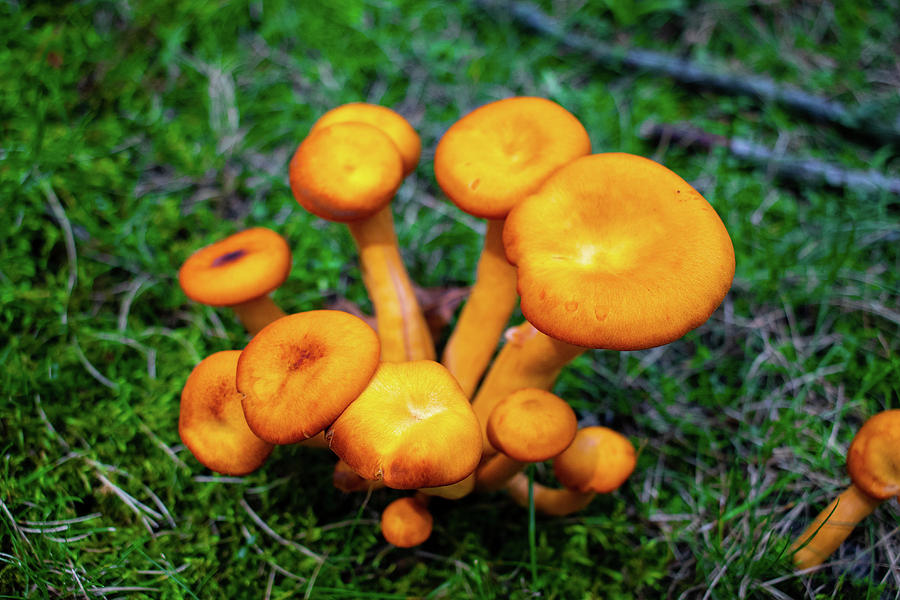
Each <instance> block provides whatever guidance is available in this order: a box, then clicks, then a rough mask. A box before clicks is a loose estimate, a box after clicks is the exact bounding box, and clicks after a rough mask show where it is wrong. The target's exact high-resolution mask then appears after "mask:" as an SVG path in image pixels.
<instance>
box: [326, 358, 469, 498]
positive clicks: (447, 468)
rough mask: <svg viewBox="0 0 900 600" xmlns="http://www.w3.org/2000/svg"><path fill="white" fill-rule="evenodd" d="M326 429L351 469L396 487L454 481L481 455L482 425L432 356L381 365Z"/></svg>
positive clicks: (458, 388)
mask: <svg viewBox="0 0 900 600" xmlns="http://www.w3.org/2000/svg"><path fill="white" fill-rule="evenodd" d="M326 436H327V437H328V438H329V441H330V444H331V449H332V451H334V453H335V454H337V455H338V456H339V457H341V458H342V459H343V460H344V461H345V462H346V463H347V464H348V465H350V467H351V468H353V470H354V471H356V472H357V473H359V474H360V475H361V476H363V477H365V478H366V479H382V480H383V481H384V484H385V485H387V486H388V487H392V488H397V489H415V488H424V487H438V486H444V485H450V484H452V483H456V482H458V481H461V480H463V479H465V478H466V477H467V476H469V475H470V474H471V473H472V472H473V471H474V470H475V467H477V466H478V461H479V460H480V459H481V450H482V442H481V427H480V426H479V424H478V419H477V417H476V416H475V413H474V412H473V411H472V407H471V405H470V404H469V400H468V398H466V396H465V394H464V393H463V391H462V389H460V387H459V383H457V381H456V379H454V378H453V376H452V375H451V374H450V372H449V371H447V369H446V368H444V367H443V366H441V365H440V364H438V363H436V362H434V361H430V360H417V361H410V362H401V363H382V364H381V365H379V366H378V370H377V371H376V372H375V375H374V377H372V380H371V381H370V382H369V386H368V387H367V388H366V389H365V390H364V391H363V392H362V394H360V395H359V397H358V398H357V399H356V400H355V401H354V402H353V403H352V404H351V405H350V406H348V407H347V410H345V411H344V412H343V414H341V416H340V417H338V419H337V420H336V421H335V422H334V424H333V425H332V426H331V428H330V429H329V430H328V433H327V434H326Z"/></svg>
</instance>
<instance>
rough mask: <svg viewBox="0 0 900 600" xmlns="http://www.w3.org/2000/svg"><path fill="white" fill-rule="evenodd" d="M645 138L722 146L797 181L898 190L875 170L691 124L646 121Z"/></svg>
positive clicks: (894, 179) (895, 183) (898, 184)
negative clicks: (791, 152) (850, 166)
mask: <svg viewBox="0 0 900 600" xmlns="http://www.w3.org/2000/svg"><path fill="white" fill-rule="evenodd" d="M640 135H641V137H643V138H645V139H652V140H663V141H668V142H673V143H676V144H679V145H681V146H683V147H685V148H700V149H702V150H710V149H712V148H726V149H727V150H728V151H729V152H730V153H731V154H732V155H733V156H735V157H737V158H739V159H741V160H745V161H747V162H748V163H751V164H754V165H758V166H764V167H766V169H768V170H769V171H770V172H771V173H772V174H773V175H775V176H777V177H780V178H782V179H788V180H791V181H794V182H797V183H801V184H812V185H830V186H834V187H843V188H847V189H853V190H857V191H863V192H870V193H876V192H890V193H892V194H900V178H897V177H888V176H887V175H885V174H883V173H879V172H878V171H875V170H868V171H860V170H855V169H847V168H846V167H843V166H841V165H836V164H834V163H828V162H823V161H820V160H815V159H811V158H798V157H793V156H783V155H782V154H781V153H779V152H777V151H776V150H771V149H769V148H766V147H765V146H762V145H760V144H756V143H754V142H751V141H749V140H745V139H741V138H727V137H724V136H721V135H715V134H712V133H709V132H708V131H704V130H702V129H700V128H698V127H693V126H691V125H684V124H679V125H671V124H664V123H654V122H652V121H646V122H645V123H644V124H643V125H641V128H640Z"/></svg>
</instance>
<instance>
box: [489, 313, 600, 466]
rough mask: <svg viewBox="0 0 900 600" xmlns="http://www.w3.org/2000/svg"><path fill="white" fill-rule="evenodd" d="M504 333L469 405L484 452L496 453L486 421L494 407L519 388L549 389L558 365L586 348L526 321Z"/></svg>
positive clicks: (565, 363) (557, 373) (558, 370)
mask: <svg viewBox="0 0 900 600" xmlns="http://www.w3.org/2000/svg"><path fill="white" fill-rule="evenodd" d="M505 336H506V339H507V343H506V345H505V346H503V348H502V349H501V350H500V353H499V354H498V355H497V358H495V359H494V362H493V364H491V368H490V369H489V370H488V372H487V375H486V376H485V378H484V381H483V382H482V384H481V387H480V388H479V389H478V393H477V394H476V395H475V398H474V400H472V408H473V410H474V411H475V415H476V416H477V417H478V420H479V422H480V423H481V431H482V439H483V440H484V452H485V455H493V454H495V453H496V450H495V449H494V447H493V446H491V443H490V442H489V441H488V439H487V421H488V417H489V416H490V414H491V411H492V410H493V409H494V406H495V405H496V404H497V403H498V402H500V401H501V400H503V398H505V397H506V396H507V395H509V394H511V393H512V392H515V391H517V390H521V389H523V388H537V389H541V390H549V389H550V388H551V387H553V384H554V383H555V382H556V378H557V376H559V372H560V371H561V370H562V368H563V367H564V366H566V365H567V364H568V363H569V362H571V361H572V359H574V358H575V357H576V356H579V355H580V354H582V353H583V352H584V351H585V350H587V348H582V347H581V346H574V345H572V344H569V343H567V342H563V341H560V340H557V339H554V338H552V337H550V336H548V335H545V334H543V333H541V332H540V331H538V330H537V329H535V328H534V327H533V326H532V325H531V323H529V322H527V321H526V322H524V323H522V324H521V325H519V326H517V327H514V328H511V329H509V330H507V332H506V334H505Z"/></svg>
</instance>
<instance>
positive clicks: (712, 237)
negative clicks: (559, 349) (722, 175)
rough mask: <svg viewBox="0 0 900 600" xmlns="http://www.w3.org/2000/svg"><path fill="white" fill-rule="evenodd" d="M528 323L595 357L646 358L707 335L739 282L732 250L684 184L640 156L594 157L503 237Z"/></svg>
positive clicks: (519, 212)
mask: <svg viewBox="0 0 900 600" xmlns="http://www.w3.org/2000/svg"><path fill="white" fill-rule="evenodd" d="M503 243H504V246H505V248H506V256H507V258H508V259H509V261H510V262H511V263H513V264H515V265H516V268H517V275H518V290H519V295H520V296H521V299H522V301H521V307H522V313H523V314H524V315H525V317H526V318H527V319H528V320H529V321H530V322H531V323H532V325H534V326H535V327H536V328H537V329H539V330H540V331H542V332H543V333H545V334H547V335H549V336H551V337H554V338H556V339H559V340H562V341H565V342H568V343H570V344H574V345H576V346H583V347H588V348H606V349H610V350H640V349H645V348H651V347H654V346H660V345H663V344H667V343H669V342H671V341H674V340H676V339H678V338H680V337H681V336H683V335H684V334H685V333H687V332H688V331H690V330H691V329H694V328H696V327H698V326H699V325H701V324H702V323H704V322H705V321H706V320H707V319H708V318H709V316H710V315H711V314H712V313H713V311H714V310H715V309H716V308H717V307H718V306H719V304H720V303H721V302H722V300H723V299H724V297H725V294H726V293H727V292H728V289H729V288H730V287H731V281H732V279H733V278H734V268H735V263H734V248H733V246H732V244H731V238H730V237H729V236H728V232H727V231H726V230H725V226H724V225H723V224H722V221H721V219H719V216H718V215H717V214H716V212H715V210H714V209H713V208H712V206H710V204H709V203H708V202H707V201H706V200H705V199H704V198H703V196H701V195H700V194H699V193H698V192H697V191H696V190H695V189H694V188H692V187H691V186H690V185H689V184H688V183H687V182H686V181H684V180H683V179H682V178H681V177H679V176H678V175H676V174H675V173H673V172H672V171H670V170H669V169H667V168H666V167H664V166H662V165H660V164H658V163H656V162H653V161H652V160H649V159H646V158H642V157H639V156H634V155H630V154H618V153H611V154H595V155H591V156H585V157H583V158H579V159H576V160H574V161H573V162H571V163H569V164H568V165H566V166H565V167H563V168H561V169H560V170H558V171H557V172H556V173H554V174H553V175H551V176H550V177H549V178H548V179H547V181H546V182H545V183H544V185H543V186H541V188H540V190H539V191H538V192H537V193H535V194H534V195H532V196H530V197H528V198H526V199H525V200H523V201H521V202H520V203H519V204H517V205H516V206H515V207H514V208H513V210H512V211H511V212H510V214H509V216H508V217H507V219H506V225H505V227H504V230H503Z"/></svg>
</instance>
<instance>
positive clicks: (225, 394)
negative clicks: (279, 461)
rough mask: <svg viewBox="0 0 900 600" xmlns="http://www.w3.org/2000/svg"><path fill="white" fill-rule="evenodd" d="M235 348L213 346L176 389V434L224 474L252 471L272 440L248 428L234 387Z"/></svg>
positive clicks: (260, 463) (267, 454)
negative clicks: (178, 395) (178, 401)
mask: <svg viewBox="0 0 900 600" xmlns="http://www.w3.org/2000/svg"><path fill="white" fill-rule="evenodd" d="M240 355H241V352H240V350H227V351H224V352H216V353H215V354H212V355H210V356H208V357H206V358H205V359H203V360H202V361H201V362H200V363H199V364H198V365H197V366H196V367H194V370H193V371H191V374H190V375H189V376H188V379H187V382H186V383H185V384H184V389H182V391H181V409H180V413H179V417H178V434H179V435H180V436H181V441H183V442H184V445H185V446H187V447H188V449H189V450H190V451H191V453H192V454H193V455H194V456H195V457H196V458H197V460H199V461H200V462H201V463H203V465H205V466H206V467H208V468H209V469H212V470H213V471H216V472H217V473H223V474H225V475H246V474H247V473H250V472H251V471H255V470H256V469H257V468H259V466H260V465H262V464H263V462H265V460H266V458H268V456H269V453H271V452H272V444H270V443H268V442H265V441H263V440H261V439H259V438H258V437H256V435H254V434H253V432H252V431H250V428H249V427H248V426H247V421H246V420H245V419H244V411H243V409H242V408H241V394H240V393H239V392H238V391H237V388H236V387H235V372H236V370H237V363H238V358H239V357H240Z"/></svg>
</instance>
